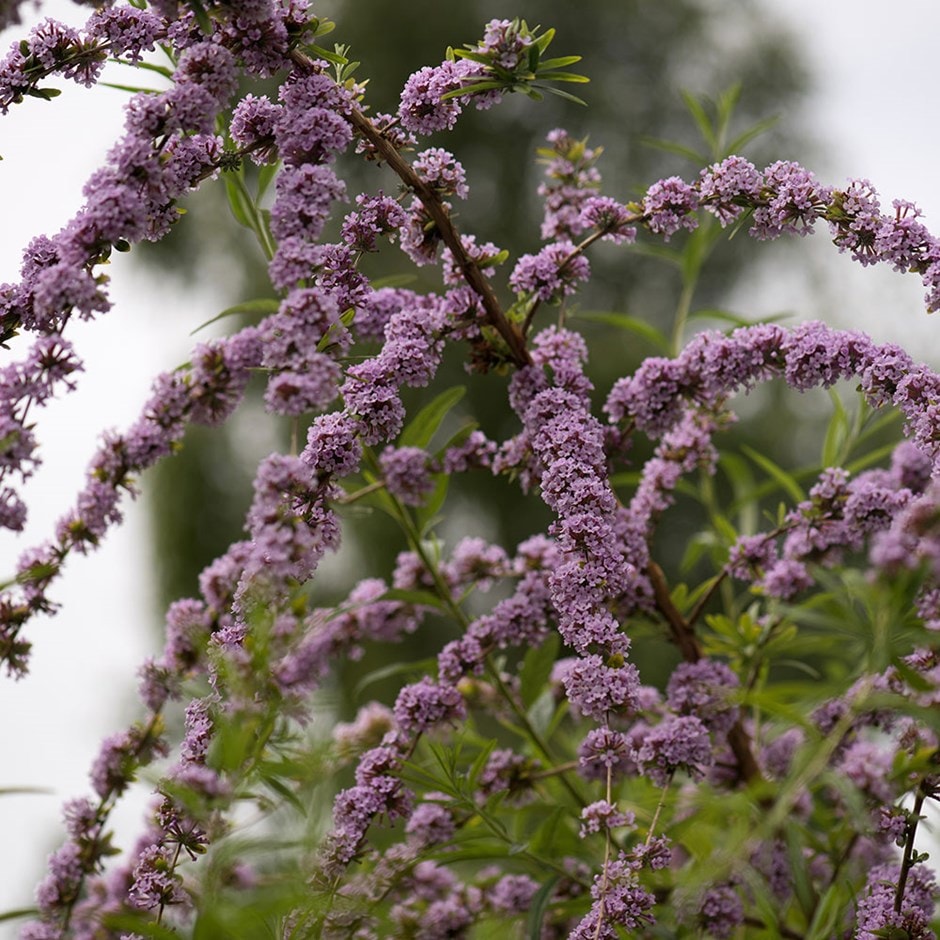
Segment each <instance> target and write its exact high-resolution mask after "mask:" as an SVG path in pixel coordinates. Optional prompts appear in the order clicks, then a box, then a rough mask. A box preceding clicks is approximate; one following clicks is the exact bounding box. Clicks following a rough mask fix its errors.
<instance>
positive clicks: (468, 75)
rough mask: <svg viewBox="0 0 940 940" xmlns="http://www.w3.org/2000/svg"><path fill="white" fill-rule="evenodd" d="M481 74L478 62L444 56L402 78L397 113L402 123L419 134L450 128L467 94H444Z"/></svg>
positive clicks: (481, 76)
mask: <svg viewBox="0 0 940 940" xmlns="http://www.w3.org/2000/svg"><path fill="white" fill-rule="evenodd" d="M485 74H486V73H485V71H484V69H483V67H482V66H481V65H479V64H478V63H476V62H471V61H470V60H469V59H458V60H457V61H451V60H447V61H445V62H442V63H441V64H440V65H437V66H433V67H432V66H425V67H424V68H421V69H418V71H417V72H415V73H414V74H413V75H412V76H410V77H409V79H408V81H407V82H405V87H404V89H403V90H402V93H401V102H400V104H399V107H398V115H399V118H400V119H401V123H402V126H403V127H404V128H405V130H406V131H409V132H410V133H412V134H416V135H420V136H425V135H427V134H433V133H434V132H435V131H442V130H451V129H452V128H453V126H454V125H455V124H456V123H457V118H458V117H459V116H460V112H461V111H463V109H464V106H465V105H466V104H467V103H468V102H469V100H470V96H469V95H460V94H458V95H456V96H454V97H450V98H448V97H445V96H446V95H450V94H452V93H453V92H459V91H460V89H461V88H463V87H464V85H467V84H471V83H472V82H474V81H478V80H480V79H481V78H483V77H484V75H485Z"/></svg>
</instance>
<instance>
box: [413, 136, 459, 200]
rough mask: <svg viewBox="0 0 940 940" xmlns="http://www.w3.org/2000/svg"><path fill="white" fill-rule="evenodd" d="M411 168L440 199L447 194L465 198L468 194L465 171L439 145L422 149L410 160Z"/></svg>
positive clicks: (453, 157) (455, 159) (457, 161)
mask: <svg viewBox="0 0 940 940" xmlns="http://www.w3.org/2000/svg"><path fill="white" fill-rule="evenodd" d="M411 168H412V169H413V170H414V171H415V173H417V175H418V176H419V177H420V178H421V180H422V181H423V182H425V183H426V184H427V185H428V186H430V188H431V189H432V190H434V192H435V193H436V194H437V195H438V197H440V198H442V199H443V198H446V197H447V196H456V197H457V198H458V199H466V198H467V196H468V195H469V194H470V189H469V187H468V186H467V174H466V171H465V170H464V168H463V165H462V164H461V163H460V161H459V160H457V158H456V157H455V156H454V155H453V154H452V153H450V151H448V150H444V149H443V148H441V147H429V148H428V149H427V150H422V151H421V152H420V153H419V154H418V155H417V156H416V157H415V158H414V160H413V161H412V164H411Z"/></svg>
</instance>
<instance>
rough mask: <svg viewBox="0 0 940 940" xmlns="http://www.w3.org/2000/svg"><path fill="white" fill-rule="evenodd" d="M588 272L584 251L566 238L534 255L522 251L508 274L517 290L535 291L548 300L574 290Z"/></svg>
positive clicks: (512, 285) (587, 275) (539, 296)
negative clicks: (580, 251) (578, 250)
mask: <svg viewBox="0 0 940 940" xmlns="http://www.w3.org/2000/svg"><path fill="white" fill-rule="evenodd" d="M590 275H591V266H590V264H589V263H588V260H587V258H585V257H584V255H582V254H580V253H578V252H577V251H576V250H575V246H574V245H573V244H572V243H571V242H569V241H558V242H553V243H552V244H551V245H546V246H545V247H544V248H543V249H542V250H541V251H540V252H538V253H537V254H534V255H523V256H522V257H521V258H520V259H519V260H518V261H517V262H516V266H515V268H514V269H513V272H512V274H511V275H510V277H509V286H510V287H511V288H512V289H513V290H514V291H516V292H517V293H520V294H534V295H535V296H536V297H538V299H539V300H542V301H545V302H546V303H550V302H553V301H557V300H561V299H562V298H563V297H567V296H568V295H569V294H573V293H574V292H575V290H576V289H577V285H578V284H579V283H580V282H581V281H586V280H587V279H588V278H589V277H590Z"/></svg>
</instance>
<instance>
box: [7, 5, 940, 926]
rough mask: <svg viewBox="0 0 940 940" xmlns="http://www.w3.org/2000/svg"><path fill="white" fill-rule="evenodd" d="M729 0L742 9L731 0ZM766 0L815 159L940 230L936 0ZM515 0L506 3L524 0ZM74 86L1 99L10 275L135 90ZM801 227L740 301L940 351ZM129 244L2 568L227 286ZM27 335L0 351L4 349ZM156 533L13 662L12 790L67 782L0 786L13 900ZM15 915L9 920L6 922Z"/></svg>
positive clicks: (51, 835)
mask: <svg viewBox="0 0 940 940" xmlns="http://www.w3.org/2000/svg"><path fill="white" fill-rule="evenodd" d="M724 7H725V8H726V9H727V14H726V15H727V16H729V17H733V16H734V3H732V2H726V3H725V4H724ZM767 8H768V11H770V12H772V13H773V14H774V15H776V16H777V17H779V18H780V19H781V21H782V22H785V23H787V24H789V25H790V27H791V28H793V29H794V30H795V31H796V32H797V34H798V36H799V37H800V39H801V42H802V44H803V46H804V50H805V55H806V58H807V60H808V64H809V66H810V67H811V69H812V71H813V73H814V76H815V83H816V91H815V93H814V95H813V97H812V103H811V107H810V108H809V111H808V113H807V116H806V119H807V120H808V121H809V123H810V125H811V128H812V130H813V132H814V135H815V137H816V139H817V141H818V149H819V151H820V153H821V154H823V157H822V159H821V160H820V161H819V162H818V163H817V164H816V165H815V166H814V167H812V169H813V170H814V171H815V172H816V173H817V176H819V177H820V179H822V180H823V181H824V182H827V183H830V184H836V185H838V184H840V183H843V182H844V181H845V179H846V178H847V177H850V176H855V177H859V176H860V177H868V178H869V179H870V180H871V181H872V182H873V183H874V185H875V186H876V188H877V189H878V190H879V192H880V193H881V194H882V204H883V205H890V201H891V199H892V198H897V197H904V198H909V199H912V200H914V201H915V202H917V203H918V204H919V205H920V206H921V207H922V208H923V209H924V210H925V213H926V222H927V224H928V226H930V227H931V228H932V230H933V231H935V232H937V231H940V181H938V175H937V169H936V167H937V165H938V160H937V154H938V153H940V121H938V120H937V110H938V97H937V91H936V74H937V61H938V54H940V4H937V3H936V2H935V0H898V2H895V3H892V4H886V3H884V2H883V0H828V2H823V3H820V2H819V0H813V2H810V0H787V2H783V3H780V2H774V3H770V2H768V3H767ZM506 10H507V12H506V14H505V15H507V16H510V15H512V12H511V4H508V3H507V5H506ZM43 12H44V14H45V15H51V16H57V17H60V18H62V19H67V20H69V21H70V22H73V23H79V22H81V21H82V18H83V16H84V11H82V10H81V9H77V8H72V7H70V6H69V5H67V4H65V3H64V0H52V2H49V3H46V4H45V5H44V7H43ZM546 25H550V24H546ZM21 35H25V31H24V30H23V27H14V28H13V29H11V30H9V31H8V32H6V33H4V34H3V35H2V36H0V50H5V49H6V48H7V47H8V45H9V43H10V42H12V41H13V40H14V39H18V38H19V37H20V36H21ZM419 64H421V63H416V66H417V65H419ZM115 80H121V79H115ZM125 80H126V79H125ZM63 87H64V89H65V92H64V94H63V95H62V97H60V98H59V99H57V100H56V101H54V102H51V103H46V102H42V101H38V100H27V102H26V103H25V104H23V105H20V106H16V107H14V108H13V109H12V111H11V113H10V114H8V115H7V116H5V117H0V154H2V155H3V157H4V159H3V162H2V163H0V219H2V223H0V282H3V281H13V280H15V279H16V278H17V269H18V266H19V256H20V251H21V249H22V247H23V246H24V245H25V244H26V242H27V241H28V240H29V239H30V238H31V237H32V236H34V235H37V234H41V233H48V234H52V233H54V232H55V231H57V230H58V229H59V228H60V227H61V226H62V225H63V224H64V223H65V222H66V221H67V220H68V219H69V217H70V216H71V215H72V214H73V213H74V212H75V210H76V209H77V208H78V207H79V205H80V200H81V196H80V188H81V183H82V182H83V181H84V180H85V179H86V178H87V177H88V176H89V175H90V173H91V172H92V171H93V170H94V169H95V167H96V166H97V165H98V164H99V163H100V162H101V160H102V157H103V155H104V153H105V151H106V149H107V148H108V146H109V145H110V143H111V142H112V141H113V140H114V139H116V137H117V136H118V135H119V133H120V129H121V122H122V114H121V107H122V104H123V102H124V101H125V100H126V99H125V96H124V95H123V94H122V93H120V92H117V91H111V90H108V89H96V90H92V91H86V90H85V89H83V88H80V87H79V86H75V85H72V84H71V83H67V84H64V85H63ZM787 156H789V155H787ZM805 242H806V243H805V244H804V245H803V246H802V250H801V251H800V253H799V256H800V257H801V258H804V259H806V260H805V261H804V262H799V263H801V264H805V266H804V267H798V266H797V262H791V263H790V266H789V267H788V268H787V270H786V271H780V270H769V269H768V270H763V271H760V272H757V273H756V274H755V277H754V278H753V279H752V280H751V281H750V282H749V283H748V284H747V286H746V287H745V288H742V290H741V291H740V292H739V295H738V297H737V298H736V303H735V309H737V310H740V311H741V312H742V313H750V312H753V313H755V314H762V313H769V312H771V311H774V310H779V309H781V308H784V307H786V308H792V309H795V310H797V311H799V312H800V314H802V315H806V316H813V317H819V318H822V319H826V320H827V321H828V322H831V323H834V324H836V325H839V326H843V327H844V326H852V327H857V328H863V329H866V330H867V331H869V332H870V333H871V334H872V335H873V336H874V337H875V339H877V340H879V341H886V340H893V341H896V342H901V343H902V344H904V345H906V346H907V347H908V348H909V349H911V350H912V352H913V353H914V355H915V356H920V357H923V358H928V359H933V360H934V361H936V359H937V356H938V346H937V344H936V342H935V341H934V335H935V334H936V333H937V331H938V330H940V322H938V321H937V320H936V319H935V318H931V317H928V316H927V315H926V314H925V313H924V309H923V303H922V296H923V289H922V287H921V285H920V282H919V279H918V278H916V277H915V276H902V275H898V274H895V273H893V272H891V271H890V270H888V269H883V270H882V269H870V268H869V269H862V268H861V266H859V265H857V264H854V263H853V262H851V261H850V260H849V258H848V256H842V255H839V254H838V253H837V252H836V250H835V249H834V248H833V247H832V246H831V245H830V244H828V242H827V239H826V236H825V234H824V233H823V232H820V233H819V234H818V235H817V236H815V237H814V238H812V239H806V240H805ZM127 260H128V259H127V258H126V257H123V256H118V257H117V259H116V262H115V263H114V264H112V265H111V271H110V273H111V275H112V278H113V287H112V292H111V293H112V299H113V301H114V310H113V311H112V312H111V313H110V314H108V315H107V316H105V317H102V318H101V319H100V320H99V321H97V322H95V323H92V324H76V325H75V328H74V329H73V328H72V327H71V326H70V328H69V336H70V338H71V339H72V341H73V342H74V343H75V344H76V346H77V347H78V350H79V354H80V355H81V356H82V357H83V358H84V360H85V366H86V370H87V371H86V374H85V375H83V376H82V377H81V382H80V389H79V392H78V393H76V394H73V395H70V396H68V397H67V398H66V399H64V400H63V401H60V402H56V403H54V404H53V405H52V406H50V407H48V408H46V409H45V410H44V411H42V412H40V413H37V418H38V419H39V435H40V440H41V442H42V455H43V459H44V462H45V465H44V467H43V468H42V469H41V470H40V472H39V473H37V474H36V476H35V478H34V479H33V480H32V481H31V483H30V487H29V490H28V493H29V494H30V495H31V497H32V498H31V499H29V500H28V502H30V505H31V512H32V515H31V519H30V523H29V527H28V531H27V534H26V535H25V536H24V537H23V538H22V539H11V537H10V536H9V535H7V534H5V533H4V534H0V578H4V577H6V576H7V575H8V574H9V573H11V572H12V570H13V566H14V563H15V559H16V557H17V555H18V554H19V553H20V551H22V550H23V549H24V548H25V547H27V546H29V545H31V544H34V543H35V542H38V541H41V540H43V539H44V538H46V537H47V536H48V534H49V533H51V531H52V529H53V526H54V523H55V520H56V519H57V518H58V516H59V515H61V514H62V513H63V512H64V511H65V510H66V509H67V508H68V506H69V505H70V504H71V499H72V497H73V496H74V494H75V492H76V491H77V489H78V488H79V486H80V484H81V481H82V478H83V473H84V467H85V465H86V463H87V461H88V459H89V457H90V456H91V454H92V451H93V449H94V446H95V442H96V439H97V435H98V434H99V432H100V431H101V430H102V429H104V428H108V427H119V428H123V427H125V426H126V425H128V424H129V423H130V422H131V421H132V420H133V419H134V418H135V417H136V415H137V413H138V411H139V409H140V406H141V405H142V403H143V402H144V400H145V399H146V397H147V394H148V389H149V384H150V380H151V377H152V376H153V375H154V374H155V373H157V372H158V371H160V370H161V369H166V368H172V367H173V366H175V365H177V364H178V363H179V362H181V361H183V360H185V359H186V356H187V350H188V348H189V343H190V341H189V340H188V339H187V337H186V336H185V333H186V328H183V327H182V326H181V323H184V322H185V323H190V324H197V323H200V322H203V321H204V320H207V319H209V318H210V317H211V316H213V315H214V314H215V313H217V312H218V310H219V309H220V307H221V306H224V302H220V300H219V299H218V298H217V297H216V296H215V295H214V294H213V292H212V290H211V288H210V287H209V286H207V287H206V289H205V291H203V292H201V293H197V294H195V295H194V294H193V293H192V292H188V293H187V294H185V295H183V294H181V293H178V292H175V288H174V287H173V285H172V284H170V285H168V284H167V283H166V282H165V281H161V282H160V283H159V284H158V283H154V282H153V281H151V280H149V279H148V278H147V277H146V276H145V275H144V274H142V273H141V272H139V271H138V270H136V269H135V268H134V267H133V265H131V264H128V263H127ZM179 307H185V308H187V309H186V317H185V318H183V317H180V316H178V315H177V314H178V310H177V308H179ZM22 350H23V346H22V345H20V346H16V347H14V351H13V353H7V352H4V351H0V362H3V363H5V362H7V361H9V358H8V357H9V356H11V355H17V354H22ZM146 544H147V538H146V532H145V519H144V514H143V512H142V508H141V506H139V505H135V504H129V505H128V506H127V523H126V525H125V526H124V527H123V528H122V529H120V530H117V531H113V532H112V533H111V534H110V535H109V536H108V537H107V540H106V542H105V545H104V547H103V548H102V549H101V550H99V551H98V552H97V553H96V554H94V555H91V556H88V557H87V558H81V557H75V558H71V559H70V560H69V561H68V563H67V564H68V569H67V574H66V576H65V577H64V578H63V579H61V580H60V581H59V582H58V583H57V585H56V587H55V589H54V596H55V597H56V598H57V599H58V600H59V601H60V602H61V603H62V604H63V606H64V610H63V612H62V613H61V614H60V615H59V616H57V617H55V618H53V619H48V620H43V621H38V622H33V623H31V624H29V626H28V628H27V629H28V635H29V638H30V639H31V640H32V641H33V643H34V653H33V659H32V664H31V673H30V675H29V676H28V677H27V678H26V679H25V680H23V681H21V682H19V683H13V682H12V681H10V680H9V679H7V678H6V677H5V676H4V677H0V790H2V789H3V788H6V787H20V786H24V787H25V786H29V787H48V788H51V789H52V790H53V791H54V792H53V793H52V794H50V795H7V796H2V795H0V833H2V834H3V835H2V838H0V845H2V847H3V851H2V855H0V912H2V911H5V910H8V909H10V908H13V907H21V906H26V905H28V904H29V903H30V902H31V898H32V891H33V887H34V886H35V883H36V881H37V880H38V879H39V878H40V877H41V876H42V873H43V869H44V859H45V855H46V854H47V852H48V851H50V850H51V849H52V848H54V847H55V846H57V845H58V844H59V841H60V838H61V831H60V829H59V806H60V805H61V802H62V800H63V799H66V798H68V797H70V796H76V795H82V794H86V793H88V792H89V787H88V785H87V782H86V781H87V771H88V767H89V765H90V762H91V761H92V759H93V758H94V755H95V753H96V751H97V746H98V743H99V741H100V740H101V738H102V737H103V736H105V735H107V734H109V733H111V732H114V731H117V730H120V729H121V728H123V727H124V726H125V725H126V723H127V716H129V715H130V716H134V715H135V709H134V705H133V702H134V699H133V686H134V683H133V681H132V680H131V679H130V678H129V677H132V676H133V674H134V672H135V670H136V668H137V666H138V665H139V663H140V661H141V660H142V658H143V657H144V656H145V655H147V654H148V653H149V652H153V650H151V649H150V645H151V644H152V643H153V642H154V640H153V637H152V635H151V633H150V632H148V626H149V624H150V622H151V620H150V615H149V614H148V616H147V617H144V618H140V617H139V616H138V613H137V611H139V610H140V609H144V610H148V611H149V609H150V607H151V598H150V596H149V593H148V592H149V587H148V576H147V570H146V568H147V554H146V549H142V546H145V545H146ZM138 816H139V810H138V807H130V808H129V809H127V810H126V811H124V812H123V816H122V817H121V818H122V819H123V821H122V824H121V828H122V830H123V831H126V832H130V833H133V832H135V831H136V829H137V823H136V820H137V818H138ZM14 935H15V932H14V931H13V929H12V927H9V926H8V927H4V926H3V925H0V938H7V937H9V938H12V937H13V936H14Z"/></svg>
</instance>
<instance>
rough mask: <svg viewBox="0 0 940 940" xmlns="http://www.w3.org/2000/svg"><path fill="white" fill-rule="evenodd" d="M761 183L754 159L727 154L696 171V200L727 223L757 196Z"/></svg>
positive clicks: (735, 217) (722, 222)
mask: <svg viewBox="0 0 940 940" xmlns="http://www.w3.org/2000/svg"><path fill="white" fill-rule="evenodd" d="M762 183H763V178H762V177H761V174H760V173H759V172H758V171H757V168H756V167H755V166H754V164H753V163H751V162H750V161H748V160H745V159H743V158H742V157H737V156H730V157H726V158H725V159H724V160H722V161H720V162H719V163H713V164H712V165H711V166H710V167H708V168H706V169H704V170H702V172H701V173H700V174H699V180H698V196H699V204H700V205H701V206H702V207H703V208H705V209H707V210H708V211H709V212H711V213H712V214H713V215H715V216H716V217H717V219H718V221H719V222H721V224H722V225H729V224H730V223H731V222H733V221H734V220H735V219H737V218H738V217H739V216H740V215H741V213H743V212H744V211H745V208H746V207H747V206H749V205H753V204H754V203H755V202H756V201H757V200H758V199H759V197H760V191H761V185H762Z"/></svg>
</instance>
